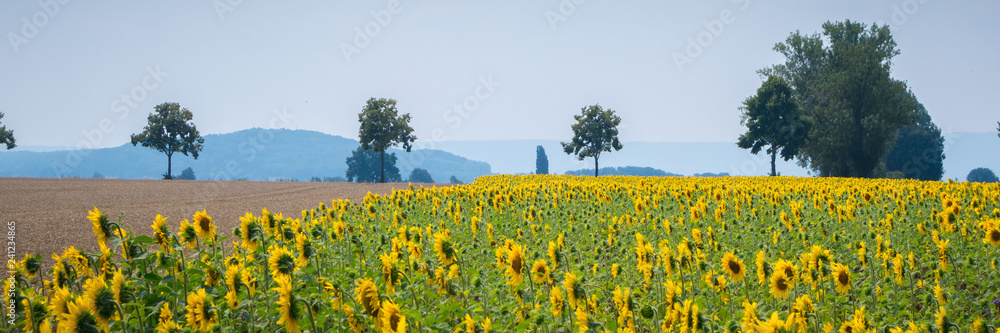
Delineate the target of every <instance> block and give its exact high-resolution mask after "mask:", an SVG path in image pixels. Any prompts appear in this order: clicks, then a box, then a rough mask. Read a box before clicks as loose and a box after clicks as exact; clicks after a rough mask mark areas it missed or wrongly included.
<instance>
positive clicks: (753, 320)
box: [740, 300, 761, 332]
mask: <svg viewBox="0 0 1000 333" xmlns="http://www.w3.org/2000/svg"><path fill="white" fill-rule="evenodd" d="M742 305H743V319H741V320H740V326H742V327H743V331H744V332H756V331H758V329H757V327H758V326H759V325H760V324H761V322H760V318H759V316H758V315H757V302H753V303H750V301H747V300H743V304H742Z"/></svg>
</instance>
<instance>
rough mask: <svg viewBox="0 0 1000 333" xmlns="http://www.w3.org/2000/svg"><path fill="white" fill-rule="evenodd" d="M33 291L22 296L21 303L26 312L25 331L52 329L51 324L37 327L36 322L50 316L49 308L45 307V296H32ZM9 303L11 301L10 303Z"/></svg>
mask: <svg viewBox="0 0 1000 333" xmlns="http://www.w3.org/2000/svg"><path fill="white" fill-rule="evenodd" d="M32 295H33V292H31V291H29V294H28V295H25V296H27V297H24V298H21V305H22V306H23V308H22V309H23V310H24V311H25V312H24V331H25V332H37V331H45V330H46V329H51V327H50V326H51V325H46V324H42V325H38V326H39V327H37V330H36V327H35V323H37V322H40V321H42V319H43V318H46V317H48V315H49V314H48V312H49V311H48V309H47V308H46V307H45V301H44V299H43V298H35V297H32ZM33 298H35V299H33ZM8 304H9V303H8Z"/></svg>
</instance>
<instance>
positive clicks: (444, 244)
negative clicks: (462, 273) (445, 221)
mask: <svg viewBox="0 0 1000 333" xmlns="http://www.w3.org/2000/svg"><path fill="white" fill-rule="evenodd" d="M434 253H436V254H437V258H438V262H439V263H441V265H442V266H451V264H452V263H454V262H455V248H454V247H453V246H452V244H451V236H450V235H449V233H448V232H438V233H435V234H434Z"/></svg>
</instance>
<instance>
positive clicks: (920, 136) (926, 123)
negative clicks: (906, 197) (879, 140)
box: [885, 103, 945, 181]
mask: <svg viewBox="0 0 1000 333" xmlns="http://www.w3.org/2000/svg"><path fill="white" fill-rule="evenodd" d="M916 113H917V122H916V123H915V124H913V125H908V126H905V127H903V128H901V129H899V133H898V134H897V135H896V140H895V144H893V147H892V149H891V150H889V153H888V154H886V156H885V167H886V171H899V172H902V173H903V176H904V177H906V178H909V179H919V180H934V181H937V180H941V176H943V175H944V158H945V155H944V136H942V135H941V129H940V128H938V127H937V125H934V122H933V121H931V115H930V114H929V113H927V109H926V108H924V106H923V104H920V103H917V110H916Z"/></svg>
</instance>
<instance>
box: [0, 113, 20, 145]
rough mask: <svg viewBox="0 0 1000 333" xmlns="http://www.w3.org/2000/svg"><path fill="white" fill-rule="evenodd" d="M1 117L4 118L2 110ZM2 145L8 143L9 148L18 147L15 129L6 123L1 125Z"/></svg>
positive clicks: (0, 137)
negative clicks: (11, 128)
mask: <svg viewBox="0 0 1000 333" xmlns="http://www.w3.org/2000/svg"><path fill="white" fill-rule="evenodd" d="M0 119H3V112H0ZM0 145H7V150H11V149H14V147H17V144H15V140H14V131H13V130H9V129H7V126H6V125H3V126H0Z"/></svg>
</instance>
